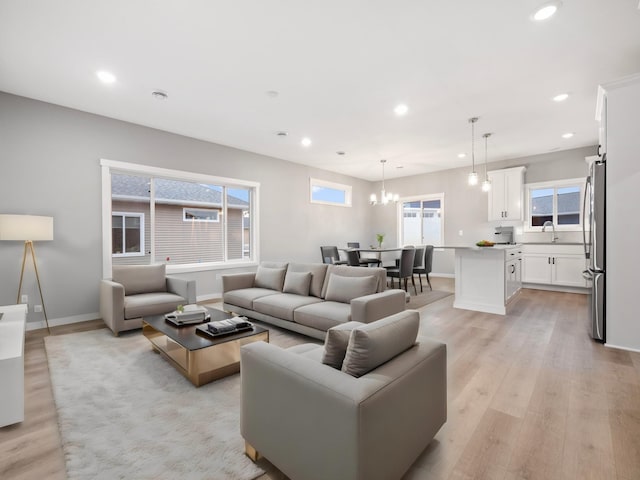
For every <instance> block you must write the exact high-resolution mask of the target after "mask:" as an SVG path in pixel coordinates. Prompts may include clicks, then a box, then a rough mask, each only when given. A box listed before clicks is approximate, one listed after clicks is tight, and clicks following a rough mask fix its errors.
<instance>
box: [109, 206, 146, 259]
mask: <svg viewBox="0 0 640 480" xmlns="http://www.w3.org/2000/svg"><path fill="white" fill-rule="evenodd" d="M114 216H116V217H118V216H119V217H122V242H123V245H122V246H123V248H122V253H113V242H112V243H111V256H112V257H116V258H122V257H144V256H145V255H146V253H145V249H144V245H145V244H144V240H145V238H144V213H138V212H111V217H114ZM127 217H137V218H139V219H140V250H139V251H138V252H127V251H126V249H125V248H124V246H125V245H126V243H127V239H126V235H127V234H126V232H127V228H126V226H125V220H126V219H127ZM110 232H111V235H112V237H111V238H112V239H113V223H112V224H111V230H110Z"/></svg>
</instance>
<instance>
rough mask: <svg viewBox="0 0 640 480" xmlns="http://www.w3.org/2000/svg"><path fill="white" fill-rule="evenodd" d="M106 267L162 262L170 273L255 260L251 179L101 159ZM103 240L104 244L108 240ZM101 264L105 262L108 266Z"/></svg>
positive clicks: (254, 198) (254, 204)
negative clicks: (230, 177) (223, 176)
mask: <svg viewBox="0 0 640 480" xmlns="http://www.w3.org/2000/svg"><path fill="white" fill-rule="evenodd" d="M101 164H102V167H103V185H104V186H105V187H107V188H108V189H107V190H106V194H103V217H104V218H103V225H104V226H105V229H106V230H107V231H110V232H111V235H109V236H106V235H105V236H103V241H104V242H105V252H109V254H110V255H109V257H108V258H105V262H103V263H105V271H106V272H107V274H108V273H109V272H108V270H110V266H111V264H149V263H166V264H167V266H168V269H169V271H174V272H177V271H189V270H202V269H209V268H224V267H227V266H229V265H230V264H237V263H242V264H246V263H247V262H256V261H257V260H258V257H257V252H256V245H257V235H256V234H257V228H256V226H257V218H256V214H255V212H256V211H257V193H258V184H255V183H253V182H244V181H241V180H233V179H224V178H219V177H212V176H208V175H199V174H192V173H188V172H180V171H174V170H166V169H158V168H150V167H144V166H139V165H131V164H126V163H121V162H111V161H108V160H103V161H102V162H101ZM107 243H108V244H107ZM107 264H109V265H108V267H107Z"/></svg>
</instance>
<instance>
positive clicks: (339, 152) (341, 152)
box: [336, 150, 344, 155]
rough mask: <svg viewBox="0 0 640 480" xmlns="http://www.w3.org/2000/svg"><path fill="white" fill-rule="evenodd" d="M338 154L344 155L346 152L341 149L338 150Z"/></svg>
mask: <svg viewBox="0 0 640 480" xmlns="http://www.w3.org/2000/svg"><path fill="white" fill-rule="evenodd" d="M336 153H337V154H338V155H344V152H343V151H342V150H339V151H337V152H336Z"/></svg>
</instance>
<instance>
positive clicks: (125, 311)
mask: <svg viewBox="0 0 640 480" xmlns="http://www.w3.org/2000/svg"><path fill="white" fill-rule="evenodd" d="M112 272H113V279H112V280H101V282H100V314H101V315H102V319H103V320H104V323H105V324H106V325H107V326H108V327H109V328H110V329H111V331H112V332H113V333H114V334H115V335H118V334H119V333H120V332H123V331H126V330H133V329H136V328H141V327H142V317H144V316H149V315H160V314H163V313H169V312H172V311H174V310H175V309H176V307H177V306H178V305H187V304H191V303H196V281H195V280H186V279H183V278H177V277H167V276H166V273H165V272H166V266H165V265H164V264H160V265H114V266H113V270H112Z"/></svg>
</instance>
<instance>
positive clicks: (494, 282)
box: [439, 244, 522, 315]
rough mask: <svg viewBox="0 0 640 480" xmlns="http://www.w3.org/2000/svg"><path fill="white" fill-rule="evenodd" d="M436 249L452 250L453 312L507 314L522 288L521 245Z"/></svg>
mask: <svg viewBox="0 0 640 480" xmlns="http://www.w3.org/2000/svg"><path fill="white" fill-rule="evenodd" d="M439 248H446V249H455V299H454V301H453V306H454V307H455V308H462V309H465V310H475V311H478V312H486V313H495V314H498V315H505V314H506V313H507V307H508V305H509V303H510V302H511V300H513V298H514V296H515V295H516V294H517V293H518V292H519V291H520V288H521V286H522V280H521V271H522V265H521V262H522V248H521V245H517V244H516V245H494V246H493V247H476V246H472V247H470V246H455V247H439Z"/></svg>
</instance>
